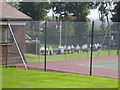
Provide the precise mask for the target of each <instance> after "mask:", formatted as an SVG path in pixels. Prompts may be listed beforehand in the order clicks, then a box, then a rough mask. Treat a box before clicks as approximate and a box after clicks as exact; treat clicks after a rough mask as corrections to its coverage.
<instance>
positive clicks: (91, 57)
mask: <svg viewBox="0 0 120 90" xmlns="http://www.w3.org/2000/svg"><path fill="white" fill-rule="evenodd" d="M93 31H94V21H92V33H91V56H90V76H91V75H92V59H93V55H92V54H93Z"/></svg>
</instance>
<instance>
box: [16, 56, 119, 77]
mask: <svg viewBox="0 0 120 90" xmlns="http://www.w3.org/2000/svg"><path fill="white" fill-rule="evenodd" d="M89 65H90V58H85V59H73V60H61V61H51V62H47V65H46V66H47V67H46V69H47V71H56V72H64V73H75V74H86V75H89V74H90V66H89ZM118 65H120V63H119V62H118V56H117V55H116V56H103V57H95V58H93V68H92V75H93V76H103V77H111V78H120V77H119V75H118V70H119V69H120V68H118ZM15 66H16V67H23V64H16V65H15ZM27 67H28V68H29V69H36V70H43V69H44V63H43V62H41V63H27Z"/></svg>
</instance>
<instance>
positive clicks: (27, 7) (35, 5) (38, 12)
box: [19, 2, 50, 21]
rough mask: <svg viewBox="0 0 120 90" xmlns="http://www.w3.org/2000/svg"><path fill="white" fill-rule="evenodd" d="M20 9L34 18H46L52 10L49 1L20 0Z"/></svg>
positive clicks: (36, 19) (37, 19)
mask: <svg viewBox="0 0 120 90" xmlns="http://www.w3.org/2000/svg"><path fill="white" fill-rule="evenodd" d="M19 10H20V11H22V12H23V13H25V14H27V15H29V16H30V17H32V19H33V20H35V21H39V20H44V19H45V18H46V16H47V13H48V12H49V10H50V3H48V2H20V4H19Z"/></svg>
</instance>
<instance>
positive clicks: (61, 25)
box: [60, 21, 62, 46]
mask: <svg viewBox="0 0 120 90" xmlns="http://www.w3.org/2000/svg"><path fill="white" fill-rule="evenodd" d="M61 41H62V21H60V46H61Z"/></svg>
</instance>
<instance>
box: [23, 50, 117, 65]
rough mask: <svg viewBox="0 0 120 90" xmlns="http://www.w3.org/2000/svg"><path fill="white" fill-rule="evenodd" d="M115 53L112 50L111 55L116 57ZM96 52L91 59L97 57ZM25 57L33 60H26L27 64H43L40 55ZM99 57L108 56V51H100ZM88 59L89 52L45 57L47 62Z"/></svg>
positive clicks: (42, 57) (27, 55)
mask: <svg viewBox="0 0 120 90" xmlns="http://www.w3.org/2000/svg"><path fill="white" fill-rule="evenodd" d="M116 53H117V51H116V50H112V51H111V55H116ZM97 54H98V52H97V51H96V52H93V57H97ZM25 56H26V57H33V58H26V59H27V60H28V62H29V63H32V62H43V61H44V56H43V55H40V57H39V56H38V55H34V54H25ZM101 56H108V51H101V53H100V54H99V57H101ZM88 57H90V52H89V53H86V52H82V53H77V54H66V55H65V54H62V55H51V56H50V55H48V56H47V61H58V60H65V59H66V60H71V59H81V58H88Z"/></svg>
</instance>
